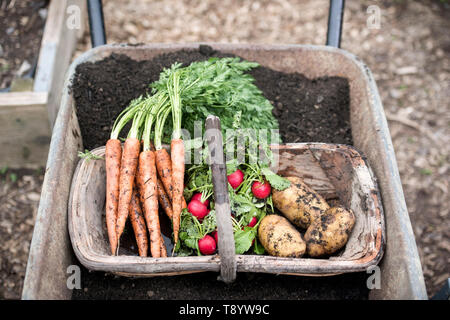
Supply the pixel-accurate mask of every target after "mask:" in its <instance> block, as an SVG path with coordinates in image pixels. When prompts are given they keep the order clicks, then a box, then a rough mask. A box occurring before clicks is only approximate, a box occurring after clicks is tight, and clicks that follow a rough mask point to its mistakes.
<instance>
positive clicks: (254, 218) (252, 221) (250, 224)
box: [247, 217, 258, 228]
mask: <svg viewBox="0 0 450 320" xmlns="http://www.w3.org/2000/svg"><path fill="white" fill-rule="evenodd" d="M257 222H258V218H257V217H253V218H252V220H250V222H249V223H248V225H247V226H249V227H251V228H253V227H254V226H255V225H256V223H257Z"/></svg>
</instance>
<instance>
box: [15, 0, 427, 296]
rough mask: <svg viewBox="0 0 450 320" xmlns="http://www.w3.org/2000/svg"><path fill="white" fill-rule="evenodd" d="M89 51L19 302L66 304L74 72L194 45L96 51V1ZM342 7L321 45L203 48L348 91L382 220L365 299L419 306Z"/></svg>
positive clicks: (408, 235) (395, 189) (402, 211)
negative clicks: (329, 79) (379, 253)
mask: <svg viewBox="0 0 450 320" xmlns="http://www.w3.org/2000/svg"><path fill="white" fill-rule="evenodd" d="M89 14H90V15H89V16H90V17H89V18H90V27H91V35H92V42H93V46H94V48H93V49H91V50H89V51H88V52H86V53H84V54H83V55H82V56H80V57H79V58H78V59H77V60H75V61H74V62H73V63H72V65H71V66H70V68H69V70H68V72H67V76H66V80H65V84H64V88H65V89H64V91H63V93H62V100H61V106H60V109H59V112H58V116H57V120H56V123H55V126H54V128H53V134H52V140H51V145H50V151H49V157H48V161H47V167H46V174H45V178H44V183H43V188H42V195H41V201H40V204H39V209H38V215H37V219H36V224H35V229H34V233H33V239H32V242H31V247H30V254H29V259H28V265H27V271H26V276H25V282H24V288H23V292H22V298H23V299H70V298H71V297H72V290H71V289H69V288H68V286H67V279H68V273H67V270H68V267H69V266H71V265H76V264H77V262H76V258H75V256H74V254H73V251H72V245H71V242H70V239H69V233H68V221H67V216H68V215H67V211H68V202H69V193H70V187H71V182H72V177H73V174H74V172H75V169H76V166H77V163H78V151H80V150H82V148H83V145H82V137H81V134H80V129H79V126H78V121H77V116H76V113H75V102H74V99H73V96H72V94H71V92H70V89H69V88H70V84H71V81H72V78H73V76H74V74H75V68H76V66H77V65H79V64H80V63H83V62H87V61H97V60H100V59H102V58H105V57H107V56H109V55H111V54H112V53H119V54H125V55H128V56H129V57H131V58H133V59H135V60H145V59H151V58H152V57H154V56H156V55H158V54H161V53H166V52H173V51H176V50H182V49H194V48H197V47H198V45H199V44H196V43H191V44H149V45H141V46H127V45H104V43H105V42H106V37H105V33H104V27H103V18H102V10H101V2H100V1H89ZM342 15H343V1H331V2H330V12H329V21H328V33H327V45H326V46H312V45H246V44H218V43H206V44H207V45H210V46H211V47H212V48H213V49H215V50H219V51H222V52H227V53H232V54H235V55H238V56H240V57H242V58H244V59H247V60H251V61H256V62H258V63H260V64H261V65H264V66H267V67H269V68H272V69H275V70H278V71H282V72H299V73H302V74H304V75H306V76H307V77H308V78H316V77H323V76H340V77H345V78H347V79H348V81H349V85H350V121H351V127H352V135H353V141H354V146H355V147H356V148H357V149H358V150H360V151H361V152H363V153H364V155H365V156H366V157H367V160H368V161H369V163H370V164H371V168H372V170H373V172H374V175H375V176H376V178H377V181H378V185H379V189H380V193H381V198H382V203H383V210H384V215H385V224H386V250H385V252H384V257H383V259H382V261H381V262H380V263H379V267H380V277H381V286H380V289H376V290H371V292H370V293H369V298H370V299H427V294H426V290H425V284H424V279H423V274H422V268H421V264H420V260H419V256H418V251H417V247H416V243H415V240H414V234H413V232H412V227H411V222H410V220H409V216H408V211H407V208H406V204H405V199H404V195H403V190H402V185H401V181H400V177H399V172H398V168H397V163H396V159H395V153H394V150H393V146H392V141H391V137H390V134H389V129H388V126H387V121H386V117H385V114H384V111H383V106H382V103H381V100H380V97H379V94H378V89H377V86H376V83H375V81H374V79H373V76H372V73H371V71H370V70H369V68H368V67H367V66H366V65H365V64H364V63H363V62H362V61H361V60H360V59H358V58H357V57H355V56H354V55H353V54H351V53H349V52H347V51H345V50H342V49H339V44H340V34H341V28H342Z"/></svg>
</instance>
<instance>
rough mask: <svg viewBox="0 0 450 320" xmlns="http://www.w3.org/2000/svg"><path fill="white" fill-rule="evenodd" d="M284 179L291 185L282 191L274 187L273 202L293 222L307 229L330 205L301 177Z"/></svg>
mask: <svg viewBox="0 0 450 320" xmlns="http://www.w3.org/2000/svg"><path fill="white" fill-rule="evenodd" d="M286 179H288V180H289V181H290V182H291V186H290V187H289V188H287V189H284V190H283V191H279V190H275V189H274V190H273V192H272V200H273V204H274V205H275V207H276V208H277V209H278V210H280V211H281V213H283V215H284V216H285V217H286V218H288V219H289V221H291V222H292V223H293V224H295V225H296V226H298V227H300V228H303V229H307V228H308V227H309V226H310V224H311V223H312V222H313V221H314V220H315V219H316V218H317V217H319V216H320V215H321V214H323V213H324V212H325V210H327V209H328V208H330V206H329V205H328V204H327V202H326V201H325V199H324V198H323V197H322V196H321V195H320V194H318V193H317V192H316V191H314V190H313V189H311V188H310V187H309V186H308V185H306V184H305V183H304V182H303V180H302V179H301V178H298V177H286Z"/></svg>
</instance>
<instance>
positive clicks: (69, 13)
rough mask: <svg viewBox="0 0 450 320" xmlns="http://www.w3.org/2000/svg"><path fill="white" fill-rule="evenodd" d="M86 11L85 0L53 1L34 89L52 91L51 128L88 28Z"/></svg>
mask: <svg viewBox="0 0 450 320" xmlns="http://www.w3.org/2000/svg"><path fill="white" fill-rule="evenodd" d="M85 14H86V1H84V0H57V1H56V0H53V1H51V2H50V5H49V10H48V16H47V21H46V24H45V29H44V35H43V37H42V42H41V49H40V52H39V61H38V65H37V69H36V77H35V79H34V89H33V90H34V91H36V92H49V97H48V104H47V108H48V118H49V122H50V127H51V128H53V125H54V122H55V119H56V115H57V113H58V109H59V104H60V101H61V94H62V89H63V83H64V78H65V75H66V71H67V67H68V66H69V63H70V61H71V58H72V54H73V52H74V50H75V46H76V43H77V38H78V36H79V33H80V31H81V30H82V29H83V28H84V17H85ZM78 16H79V17H78Z"/></svg>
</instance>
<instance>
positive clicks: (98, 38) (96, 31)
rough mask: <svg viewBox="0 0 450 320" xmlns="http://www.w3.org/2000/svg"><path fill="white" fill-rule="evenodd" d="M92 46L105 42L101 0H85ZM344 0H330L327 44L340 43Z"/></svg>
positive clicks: (337, 45)
mask: <svg viewBox="0 0 450 320" xmlns="http://www.w3.org/2000/svg"><path fill="white" fill-rule="evenodd" d="M87 3H88V13H89V28H90V30H91V43H92V47H97V46H101V45H104V44H106V34H105V24H104V19H103V7H102V0H87ZM344 6H345V0H330V9H329V13H328V31H327V42H326V44H327V46H332V47H336V48H339V47H340V45H341V34H342V23H343V17H344Z"/></svg>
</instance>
